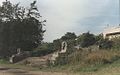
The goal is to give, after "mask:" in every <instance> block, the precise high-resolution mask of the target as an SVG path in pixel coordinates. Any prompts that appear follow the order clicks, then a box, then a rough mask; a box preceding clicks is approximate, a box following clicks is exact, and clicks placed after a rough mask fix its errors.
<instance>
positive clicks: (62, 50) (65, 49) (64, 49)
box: [60, 41, 67, 53]
mask: <svg viewBox="0 0 120 75" xmlns="http://www.w3.org/2000/svg"><path fill="white" fill-rule="evenodd" d="M66 51H67V42H66V41H63V42H62V46H61V51H60V53H65V52H66Z"/></svg>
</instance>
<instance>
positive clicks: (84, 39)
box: [77, 32, 96, 47]
mask: <svg viewBox="0 0 120 75" xmlns="http://www.w3.org/2000/svg"><path fill="white" fill-rule="evenodd" d="M77 42H78V44H80V46H81V47H88V46H90V45H93V44H95V42H96V39H95V36H94V35H93V34H90V33H89V32H87V33H83V34H82V35H80V36H79V37H78V39H77Z"/></svg>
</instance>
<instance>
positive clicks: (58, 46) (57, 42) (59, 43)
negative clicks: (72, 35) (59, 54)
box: [53, 39, 62, 51]
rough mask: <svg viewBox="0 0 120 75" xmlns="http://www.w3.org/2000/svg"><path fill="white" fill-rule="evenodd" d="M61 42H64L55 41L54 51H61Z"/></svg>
mask: <svg viewBox="0 0 120 75" xmlns="http://www.w3.org/2000/svg"><path fill="white" fill-rule="evenodd" d="M61 42H62V41H61V40H60V39H56V40H53V46H54V47H53V50H54V51H57V50H61Z"/></svg>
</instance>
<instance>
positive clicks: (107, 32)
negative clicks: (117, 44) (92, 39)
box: [103, 26, 120, 39]
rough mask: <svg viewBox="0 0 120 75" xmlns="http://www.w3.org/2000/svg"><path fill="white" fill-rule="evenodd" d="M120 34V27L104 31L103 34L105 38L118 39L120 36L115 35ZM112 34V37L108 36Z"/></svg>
mask: <svg viewBox="0 0 120 75" xmlns="http://www.w3.org/2000/svg"><path fill="white" fill-rule="evenodd" d="M119 32H120V26H118V27H108V28H106V29H105V30H104V32H103V38H109V39H112V38H116V37H120V34H114V33H119ZM108 34H111V35H108Z"/></svg>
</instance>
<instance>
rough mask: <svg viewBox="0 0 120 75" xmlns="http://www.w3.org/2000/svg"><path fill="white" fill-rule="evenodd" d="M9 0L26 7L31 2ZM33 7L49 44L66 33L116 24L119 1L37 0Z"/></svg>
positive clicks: (99, 30) (93, 30)
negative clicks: (42, 22)
mask: <svg viewBox="0 0 120 75" xmlns="http://www.w3.org/2000/svg"><path fill="white" fill-rule="evenodd" d="M0 1H4V0H0ZM10 1H12V2H14V3H17V2H21V5H25V6H26V7H27V6H28V4H29V3H30V2H32V1H33V0H10ZM37 6H38V8H39V10H40V13H41V15H42V16H43V19H46V20H47V23H46V27H45V29H46V30H47V31H46V33H45V36H44V38H45V39H44V40H45V41H52V40H54V39H56V38H59V37H61V36H62V35H64V34H65V33H66V32H75V33H76V34H78V35H79V34H81V33H82V32H87V31H90V32H92V33H101V32H102V31H103V29H104V28H105V27H106V25H107V24H110V25H111V26H114V25H118V24H119V0H37Z"/></svg>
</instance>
